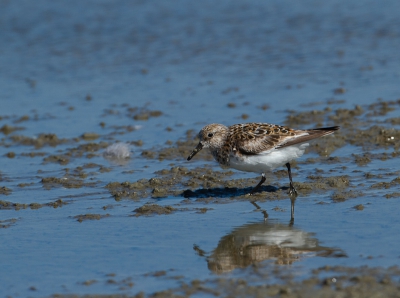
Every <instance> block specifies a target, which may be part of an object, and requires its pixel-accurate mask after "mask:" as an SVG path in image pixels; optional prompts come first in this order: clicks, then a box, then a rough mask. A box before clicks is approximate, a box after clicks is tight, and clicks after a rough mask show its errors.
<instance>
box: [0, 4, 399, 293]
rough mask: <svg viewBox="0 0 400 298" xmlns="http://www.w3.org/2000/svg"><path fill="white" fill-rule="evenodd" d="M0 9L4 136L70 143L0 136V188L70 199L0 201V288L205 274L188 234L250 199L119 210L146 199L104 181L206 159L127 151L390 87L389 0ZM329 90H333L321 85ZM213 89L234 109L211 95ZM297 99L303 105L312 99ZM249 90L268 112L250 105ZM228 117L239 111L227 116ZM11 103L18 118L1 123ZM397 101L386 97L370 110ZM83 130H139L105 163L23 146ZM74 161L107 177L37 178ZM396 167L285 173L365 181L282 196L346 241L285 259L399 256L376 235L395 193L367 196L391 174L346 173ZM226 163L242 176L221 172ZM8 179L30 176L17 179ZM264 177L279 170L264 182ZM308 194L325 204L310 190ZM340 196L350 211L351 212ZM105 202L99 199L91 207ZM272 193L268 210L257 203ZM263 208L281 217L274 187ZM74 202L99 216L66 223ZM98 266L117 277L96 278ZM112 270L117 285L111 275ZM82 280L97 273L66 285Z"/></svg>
mask: <svg viewBox="0 0 400 298" xmlns="http://www.w3.org/2000/svg"><path fill="white" fill-rule="evenodd" d="M0 6H1V9H0V20H1V21H0V103H1V106H2V109H1V111H0V117H1V118H0V127H2V126H3V125H11V126H19V127H22V128H23V130H19V131H15V132H13V133H12V134H11V135H10V136H15V135H23V136H27V137H37V136H38V135H39V134H41V133H54V134H56V135H57V137H58V138H59V139H61V138H66V139H68V140H69V142H68V143H66V144H62V145H59V146H57V147H50V146H45V147H43V148H38V149H34V148H32V147H31V146H23V145H18V144H14V143H12V142H11V141H10V139H9V137H10V136H5V135H1V146H0V157H1V161H2V168H1V169H0V174H1V176H0V177H1V180H0V186H5V187H8V188H10V189H11V190H12V192H11V194H9V195H0V200H4V201H9V202H14V203H27V204H30V203H34V202H35V203H41V204H43V203H48V202H53V201H55V200H57V199H59V198H62V199H63V200H64V201H66V202H68V203H69V204H68V205H65V206H63V207H61V208H57V209H54V208H51V207H43V208H41V209H38V210H31V209H29V208H28V209H24V210H19V211H15V210H5V209H0V220H8V219H11V218H16V219H17V221H16V222H15V223H14V224H13V225H11V226H10V227H9V228H6V229H0V234H1V236H0V237H1V244H0V251H1V252H2V253H1V254H0V263H1V264H2V265H1V269H0V284H1V286H0V289H1V296H7V295H8V296H12V297H26V296H32V297H43V296H48V295H51V294H54V293H76V294H84V293H129V294H135V293H137V292H139V291H141V290H143V291H145V292H146V293H152V292H154V291H157V290H163V289H167V288H170V287H174V286H177V285H178V284H179V282H180V281H185V282H189V281H190V280H193V279H196V278H198V279H207V278H213V277H215V276H216V274H215V273H214V272H212V271H210V270H209V269H208V267H207V259H206V258H205V257H200V256H198V255H197V254H196V253H195V251H194V250H193V245H194V244H196V245H198V246H199V247H201V249H203V250H204V251H206V252H207V253H208V254H209V255H211V254H212V251H213V250H214V249H215V248H216V247H217V246H218V243H219V241H220V240H221V238H223V237H224V236H226V235H229V234H230V233H232V232H233V231H236V230H237V229H240V228H241V227H244V226H246V225H248V224H249V223H254V222H256V223H260V222H261V223H262V222H263V219H262V215H261V214H260V213H259V212H254V206H253V205H251V204H249V203H248V202H240V201H236V200H234V199H233V200H229V199H228V200H226V202H224V204H205V203H202V202H193V203H192V204H190V208H192V207H193V208H195V207H196V208H197V207H199V208H201V207H207V208H213V210H210V211H208V212H207V213H206V214H198V213H196V212H195V211H194V210H192V211H187V212H177V213H175V214H172V215H168V216H164V215H162V216H152V217H131V215H132V214H133V213H132V211H133V210H134V209H135V208H137V207H140V206H142V205H143V204H144V203H146V202H154V200H153V199H151V198H150V197H149V198H146V199H145V200H141V201H134V200H122V201H119V202H116V201H115V200H114V199H113V197H111V196H110V194H109V192H108V191H107V190H106V189H105V188H104V186H105V185H106V184H107V183H109V182H113V181H120V182H123V181H132V182H134V181H137V180H139V179H142V178H144V179H150V178H152V177H155V174H154V172H155V171H158V170H161V169H165V168H167V169H168V168H170V167H171V165H170V164H171V163H174V165H175V166H185V167H188V168H195V167H196V166H203V165H204V164H205V163H207V165H214V164H213V163H212V162H205V161H202V160H193V161H192V162H190V163H189V162H187V161H185V160H174V161H170V160H169V161H168V160H166V161H158V160H152V159H144V158H143V157H142V156H141V152H142V150H146V149H150V148H162V147H165V146H166V145H165V142H166V141H167V140H171V141H173V142H175V141H176V140H179V139H181V138H184V137H185V132H186V131H187V130H189V129H193V130H195V131H197V130H199V129H200V128H201V127H202V126H203V125H204V124H207V123H211V122H220V123H223V124H226V125H230V124H234V123H239V122H243V121H251V122H271V123H279V124H280V123H283V122H284V120H285V118H286V116H287V115H288V113H287V111H288V110H296V109H297V110H304V111H306V110H309V109H323V108H325V107H326V106H327V105H328V104H327V102H328V100H331V99H338V100H344V102H342V103H337V104H333V105H331V107H332V108H338V107H341V108H353V107H354V105H356V104H358V105H365V104H369V103H372V102H375V101H376V100H377V99H378V98H382V99H384V100H396V99H398V98H399V97H400V94H399V88H398V86H399V79H400V71H399V70H400V55H399V54H398V49H399V48H400V20H399V18H398V11H399V9H400V3H399V2H398V1H394V0H393V1H383V2H382V1H363V2H359V1H324V2H320V1H311V0H310V1H298V2H292V1H239V0H237V1H218V2H215V1H198V2H187V1H168V2H165V1H152V2H146V1H69V2H68V3H67V2H54V1H46V0H41V1H35V2H32V1H22V0H21V1H0ZM336 88H344V89H345V90H346V92H345V93H344V94H335V93H334V89H336ZM87 95H90V97H91V100H90V101H88V100H86V99H85V98H86V96H87ZM228 103H234V104H236V108H228V107H227V104H228ZM310 103H314V105H312V106H311V108H310V107H309V106H308V104H310ZM265 104H267V105H268V106H269V107H270V108H269V109H267V110H263V109H261V108H260V107H261V106H263V105H265ZM128 106H129V107H139V108H146V109H148V110H159V111H162V112H163V114H162V115H161V116H160V117H152V118H150V119H149V120H148V121H138V120H134V119H132V115H131V114H129V112H128V111H127V107H128ZM110 110H112V112H110ZM243 114H247V115H248V116H249V117H248V118H247V119H246V120H243V119H242V115H243ZM25 115H26V116H28V117H29V118H28V120H27V121H23V122H18V119H20V118H21V117H22V116H25ZM399 115H400V113H399V109H398V108H397V109H396V110H395V111H393V112H391V113H390V114H388V115H387V116H385V117H398V116H399ZM385 117H383V118H384V119H382V120H385ZM101 122H104V123H105V126H104V127H101V126H100V123H101ZM325 124H326V125H340V123H329V122H327V123H325ZM127 125H132V126H137V130H134V131H131V132H126V133H125V134H117V135H116V134H114V133H115V131H116V130H117V129H116V128H115V126H127ZM166 127H170V128H172V131H167V130H166ZM396 129H398V126H397V127H396ZM86 132H94V133H97V134H99V136H100V137H99V139H97V140H95V142H100V141H104V142H108V143H113V142H116V141H121V142H130V141H138V140H142V141H143V146H142V147H138V146H134V145H132V147H131V149H132V154H133V155H132V158H131V160H130V162H128V163H127V164H125V165H121V166H118V165H115V164H112V163H109V162H108V161H107V160H105V159H104V158H103V157H102V155H101V152H95V154H96V156H95V157H93V158H91V159H88V158H85V157H71V158H70V163H69V164H68V165H59V164H57V163H43V156H36V157H27V156H25V155H23V154H25V153H30V152H32V151H34V152H44V153H45V154H63V153H65V152H66V151H67V150H68V149H69V148H73V147H76V146H78V145H80V144H84V143H85V141H83V140H80V141H79V142H75V141H72V139H73V138H79V137H80V136H81V135H82V134H83V133H86ZM384 150H388V152H390V149H384ZM11 151H12V152H15V154H16V157H15V158H13V159H10V158H7V157H6V156H5V154H7V153H8V152H11ZM362 152H363V149H362V148H359V147H354V146H345V147H343V148H341V149H339V150H337V151H336V152H334V154H333V155H335V156H339V157H343V158H346V157H349V156H351V154H352V153H357V154H361V153H362ZM377 152H378V151H377ZM46 156H47V155H46ZM89 162H93V163H96V164H98V165H102V166H106V167H110V168H111V171H110V172H106V173H100V172H99V171H98V168H90V169H86V170H85V171H86V172H90V173H91V174H90V175H91V176H90V178H87V179H86V180H85V181H86V182H87V181H88V179H93V181H98V182H99V183H97V184H96V186H94V187H90V186H87V187H82V188H77V189H67V188H62V187H56V188H52V189H50V190H45V189H44V188H43V186H42V184H41V182H40V181H41V179H42V178H43V177H48V176H56V177H60V178H61V177H63V176H64V173H65V170H64V169H65V168H71V169H73V168H75V167H77V166H82V165H84V164H86V163H89ZM399 165H400V162H399V158H398V157H396V158H394V159H392V160H387V161H376V160H374V161H373V162H372V163H370V164H368V165H367V166H365V167H362V168H360V167H358V166H357V165H356V164H351V163H347V164H346V166H347V169H345V170H343V169H341V168H340V166H341V165H338V164H334V165H331V164H326V165H324V164H311V165H309V164H307V165H304V164H300V166H299V168H298V169H296V176H295V178H296V181H305V180H306V177H307V175H309V173H310V172H312V171H313V170H314V169H315V168H316V167H318V168H323V169H324V170H325V171H326V172H328V171H329V169H334V170H335V172H334V175H349V177H350V179H351V183H352V187H353V188H354V189H356V190H359V191H362V192H363V193H364V194H365V195H364V196H361V197H360V198H353V199H349V200H347V201H345V202H342V203H333V202H332V200H331V199H330V195H331V192H327V193H321V194H315V193H312V194H311V195H308V196H304V197H300V196H299V197H298V199H297V201H296V220H295V225H294V227H293V228H294V229H296V230H297V231H303V232H304V233H306V234H312V235H313V236H312V237H314V239H316V241H317V242H318V243H319V245H320V246H324V247H330V248H335V249H340V250H342V251H344V252H345V254H346V255H347V257H346V258H325V257H315V256H310V257H306V258H302V259H301V260H300V261H298V262H296V266H300V267H301V268H302V269H301V270H302V272H308V271H309V270H310V269H313V268H317V267H319V266H323V265H336V264H340V265H347V266H359V265H369V266H391V265H399V256H400V254H399V252H398V250H397V249H396V247H398V244H399V243H398V240H397V239H396V237H395V236H393V235H398V234H399V232H400V231H399V226H400V225H399V224H398V223H399V219H398V214H397V213H398V212H397V210H398V198H392V199H386V198H384V194H385V193H387V192H395V191H396V189H398V187H397V188H396V187H393V188H391V189H389V190H385V189H379V190H375V189H371V188H370V185H371V184H372V183H376V182H380V181H385V180H384V179H378V178H377V179H375V180H376V181H365V178H364V176H363V174H364V173H365V172H372V173H375V172H376V173H384V172H396V171H398V168H399ZM215 169H216V170H217V169H218V168H217V167H215ZM132 170H133V172H129V173H128V171H132ZM358 170H361V171H362V172H357V171H358ZM239 177H240V178H243V177H245V178H254V175H253V174H244V173H235V174H234V175H233V176H232V178H233V179H235V178H239ZM20 183H31V184H30V185H29V186H26V187H20V186H18V184H20ZM273 183H274V184H279V183H280V185H284V183H286V182H284V181H278V180H276V179H275V180H274V181H273ZM362 184H363V185H362ZM183 200H184V199H183V198H182V197H168V198H165V199H162V200H159V201H157V203H158V204H161V205H174V204H179V203H182V201H183ZM321 201H322V202H325V203H326V204H318V203H319V202H321ZM357 204H363V205H364V206H365V209H364V210H363V211H356V210H355V209H353V206H355V205H357ZM107 205H112V206H113V208H111V209H107V210H104V209H103V206H107ZM274 207H279V208H281V209H283V210H284V211H283V212H279V211H274V210H272V208H274ZM262 208H265V209H267V211H268V213H269V214H270V219H271V220H272V221H273V222H277V223H279V224H282V225H286V224H288V223H289V219H290V201H289V200H278V201H273V202H266V203H262ZM85 213H96V214H107V213H108V214H110V216H109V217H107V218H103V219H101V220H94V221H84V222H82V223H79V222H78V221H76V219H75V218H73V217H74V216H76V215H79V214H85ZM296 266H293V268H297V267H296ZM160 270H166V271H167V273H166V276H162V277H153V276H151V273H153V272H155V271H160ZM110 274H112V275H111V277H110ZM146 274H150V276H148V275H146ZM247 274H249V273H248V272H247V271H240V270H239V269H235V270H232V271H230V272H227V273H224V275H223V276H226V277H230V276H238V275H239V276H242V277H243V278H248V275H247ZM173 276H183V277H182V278H179V279H173V278H171V277H173ZM110 278H111V279H114V280H115V281H117V284H110V283H107V280H109V279H110ZM126 278H131V279H132V282H133V283H134V286H133V287H131V288H130V287H125V288H124V289H121V288H120V287H121V285H123V284H124V283H123V282H122V281H123V280H124V279H126ZM87 280H96V281H97V282H96V283H94V284H92V285H90V286H85V285H83V284H82V283H83V282H85V281H87ZM30 287H34V288H35V290H32V289H30Z"/></svg>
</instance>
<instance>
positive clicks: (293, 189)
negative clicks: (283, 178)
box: [289, 183, 297, 196]
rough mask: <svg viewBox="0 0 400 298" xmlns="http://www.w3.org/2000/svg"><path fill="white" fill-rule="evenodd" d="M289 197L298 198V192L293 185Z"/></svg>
mask: <svg viewBox="0 0 400 298" xmlns="http://www.w3.org/2000/svg"><path fill="white" fill-rule="evenodd" d="M289 195H290V196H297V190H296V189H295V188H294V186H293V184H292V183H290V187H289Z"/></svg>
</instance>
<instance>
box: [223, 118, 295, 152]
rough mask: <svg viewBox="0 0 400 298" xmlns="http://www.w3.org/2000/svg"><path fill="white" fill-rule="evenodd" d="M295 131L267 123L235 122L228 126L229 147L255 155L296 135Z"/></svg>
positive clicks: (275, 146)
mask: <svg viewBox="0 0 400 298" xmlns="http://www.w3.org/2000/svg"><path fill="white" fill-rule="evenodd" d="M296 133H297V131H295V130H293V129H290V128H288V127H284V126H280V125H274V124H268V123H248V124H236V125H232V126H231V127H229V134H230V137H229V139H230V141H231V142H232V144H231V148H233V150H237V151H239V152H240V153H242V154H245V155H255V154H259V153H261V152H264V151H268V150H271V149H274V148H277V147H279V146H280V145H283V144H285V143H286V142H288V141H290V140H291V139H293V138H296V137H298V136H297V134H296Z"/></svg>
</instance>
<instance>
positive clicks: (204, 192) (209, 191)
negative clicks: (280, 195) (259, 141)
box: [182, 185, 288, 198]
mask: <svg viewBox="0 0 400 298" xmlns="http://www.w3.org/2000/svg"><path fill="white" fill-rule="evenodd" d="M280 189H282V190H287V189H288V187H281V188H278V187H275V186H272V185H264V186H262V187H260V189H259V190H258V191H257V192H256V193H260V192H263V191H265V192H269V193H274V192H277V191H279V190H280ZM252 190H253V187H246V188H237V187H219V188H201V189H197V190H195V191H193V190H190V189H187V190H185V191H184V192H183V193H182V196H183V197H184V198H209V197H217V198H229V197H240V196H244V195H248V194H249V193H250V192H251V191H252Z"/></svg>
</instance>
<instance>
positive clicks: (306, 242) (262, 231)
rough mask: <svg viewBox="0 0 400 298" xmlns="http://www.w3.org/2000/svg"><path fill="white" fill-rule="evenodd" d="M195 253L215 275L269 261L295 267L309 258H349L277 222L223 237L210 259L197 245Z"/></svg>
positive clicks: (237, 229)
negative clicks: (203, 258) (202, 257)
mask: <svg viewBox="0 0 400 298" xmlns="http://www.w3.org/2000/svg"><path fill="white" fill-rule="evenodd" d="M194 250H195V251H196V252H197V253H198V254H199V255H200V256H204V257H206V259H207V263H208V268H209V269H210V270H211V271H213V272H215V273H225V272H229V271H232V270H234V269H236V268H245V267H247V266H249V265H252V264H255V263H258V262H261V261H265V260H273V261H274V262H275V264H279V265H291V264H293V263H294V262H298V261H301V260H302V259H303V258H306V257H316V256H318V257H333V258H340V257H347V255H346V253H345V252H344V251H343V250H341V249H338V248H331V247H325V246H320V245H319V243H318V240H317V239H316V238H314V237H313V234H312V233H307V232H304V231H302V230H299V229H296V228H294V227H293V226H292V225H290V224H289V225H287V224H282V223H278V222H274V221H268V222H262V223H250V224H245V225H243V226H241V227H238V228H236V229H234V230H233V231H232V232H231V233H230V234H228V235H226V236H224V237H222V238H221V240H220V241H219V243H218V246H217V247H216V248H215V249H214V250H213V252H212V253H211V254H210V255H209V256H207V253H206V252H204V251H203V250H202V249H201V248H200V247H198V246H197V245H194Z"/></svg>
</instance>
